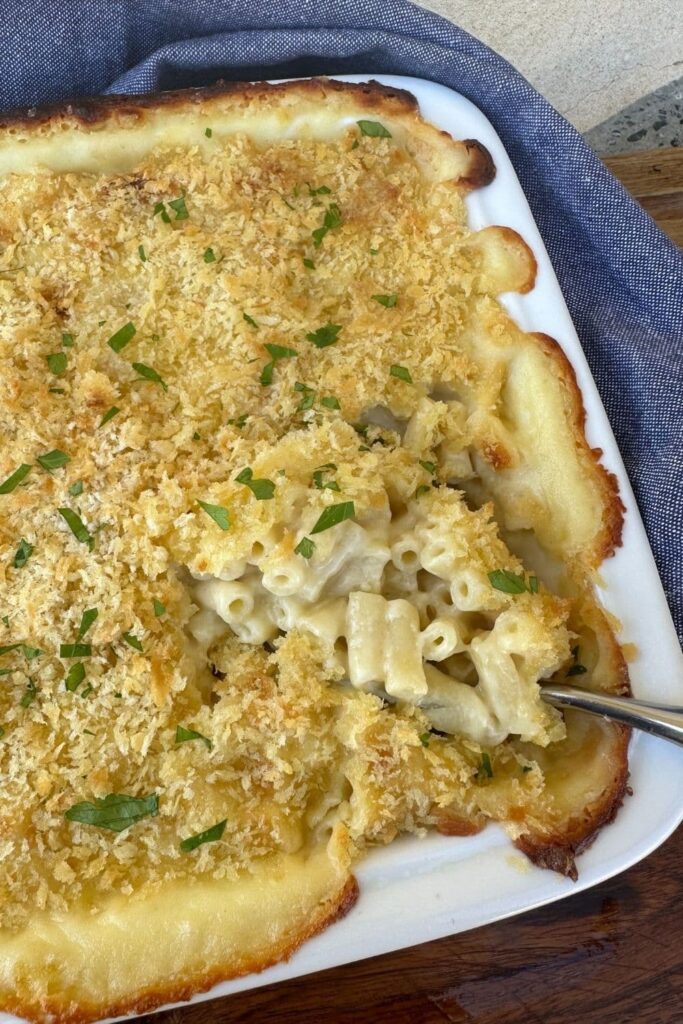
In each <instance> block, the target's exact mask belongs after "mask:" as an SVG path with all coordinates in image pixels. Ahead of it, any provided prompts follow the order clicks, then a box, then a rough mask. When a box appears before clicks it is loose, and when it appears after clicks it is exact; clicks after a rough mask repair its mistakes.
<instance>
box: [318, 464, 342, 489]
mask: <svg viewBox="0 0 683 1024" xmlns="http://www.w3.org/2000/svg"><path fill="white" fill-rule="evenodd" d="M336 469H337V467H336V465H335V464H334V462H327V463H325V465H324V466H318V468H317V469H316V470H314V472H313V483H314V484H315V486H316V487H317V488H318V490H319V491H325V490H328V491H339V490H341V488H340V487H339V484H338V483H337V481H336V480H328V481H326V482H325V481H323V474H324V473H334V472H335V471H336Z"/></svg>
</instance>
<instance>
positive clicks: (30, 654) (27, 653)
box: [21, 644, 45, 661]
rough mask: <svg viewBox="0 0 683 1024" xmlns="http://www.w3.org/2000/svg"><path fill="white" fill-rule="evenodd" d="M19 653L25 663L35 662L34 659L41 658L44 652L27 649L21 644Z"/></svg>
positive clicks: (36, 648)
mask: <svg viewBox="0 0 683 1024" xmlns="http://www.w3.org/2000/svg"><path fill="white" fill-rule="evenodd" d="M21 653H22V654H23V655H24V657H25V658H26V660H27V661H35V659H36V658H40V657H42V655H43V654H44V653H45V651H41V650H40V648H39V647H28V646H27V644H22V645H21Z"/></svg>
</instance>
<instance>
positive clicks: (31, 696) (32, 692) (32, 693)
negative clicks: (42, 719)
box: [19, 679, 38, 708]
mask: <svg viewBox="0 0 683 1024" xmlns="http://www.w3.org/2000/svg"><path fill="white" fill-rule="evenodd" d="M37 696H38V691H37V690H36V684H35V683H34V682H33V680H32V679H29V681H28V684H27V686H26V692H25V693H24V696H23V697H22V698H21V700H20V701H19V704H20V705H21V707H22V708H28V707H30V706H31V704H33V702H34V700H35V699H36V697H37Z"/></svg>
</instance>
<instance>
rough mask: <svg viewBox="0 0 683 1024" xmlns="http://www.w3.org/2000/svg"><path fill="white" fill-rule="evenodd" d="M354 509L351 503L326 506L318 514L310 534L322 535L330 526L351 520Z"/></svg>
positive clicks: (343, 502) (345, 502)
mask: <svg viewBox="0 0 683 1024" xmlns="http://www.w3.org/2000/svg"><path fill="white" fill-rule="evenodd" d="M355 514H356V509H355V506H354V504H353V502H352V501H342V502H341V503H340V504H339V505H328V506H327V508H326V509H323V511H322V512H321V514H320V517H319V518H318V521H317V522H316V524H315V526H314V527H313V529H312V530H311V533H322V532H323V530H329V529H330V527H332V526H337V525H338V524H339V523H343V522H344V520H345V519H352V518H353V516H355Z"/></svg>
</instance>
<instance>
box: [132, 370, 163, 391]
mask: <svg viewBox="0 0 683 1024" xmlns="http://www.w3.org/2000/svg"><path fill="white" fill-rule="evenodd" d="M132 367H133V369H134V370H135V372H136V373H137V374H138V375H139V376H140V377H142V378H143V379H144V380H149V381H151V382H152V384H161V386H162V388H163V389H164V391H168V384H167V383H166V381H165V380H162V378H161V377H160V376H159V374H158V373H157V371H156V370H155V369H153V368H152V367H151V366H147V365H146V363H132Z"/></svg>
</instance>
